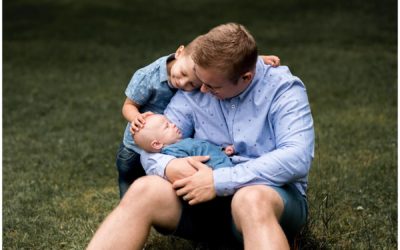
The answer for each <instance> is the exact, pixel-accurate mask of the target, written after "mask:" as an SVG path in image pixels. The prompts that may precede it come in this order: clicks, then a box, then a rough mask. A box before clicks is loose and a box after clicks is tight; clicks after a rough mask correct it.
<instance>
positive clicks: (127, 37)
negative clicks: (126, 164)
mask: <svg viewBox="0 0 400 250" xmlns="http://www.w3.org/2000/svg"><path fill="white" fill-rule="evenodd" d="M228 21H235V22H239V23H242V24H244V25H245V26H246V27H247V28H248V29H249V30H250V31H251V32H252V34H253V35H254V37H255V38H256V40H257V42H258V46H259V51H260V53H262V54H275V55H278V56H279V57H280V58H281V62H282V64H285V65H288V66H289V67H290V69H291V71H292V73H293V74H295V75H297V76H299V77H300V78H301V79H302V80H303V81H304V83H305V84H306V86H307V91H308V95H309V100H310V103H311V106H312V112H313V117H314V122H315V130H316V151H315V159H314V162H313V166H312V169H311V172H310V176H309V190H308V198H309V204H310V218H309V221H308V225H307V227H306V228H305V229H304V231H303V232H302V234H301V238H300V244H301V246H302V249H397V63H398V62H397V2H396V1H394V0H382V1H378V0H372V1H361V0H354V1H345V0H336V1H335V0H326V1H320V0H304V1H296V0H288V1H278V0H270V1H251V2H247V1H233V0H220V1H211V0H198V1H191V2H188V1H183V0H171V1H155V0H146V1H145V0H133V1H127V0H115V1H105V0H97V1H95V0H80V1H71V0H59V1H49V0H12V1H11V0H5V1H3V82H2V85H3V208H2V209H3V248H4V249H84V248H85V246H86V245H87V244H88V242H89V240H90V238H91V237H92V235H93V233H94V231H95V230H96V228H97V227H98V226H99V223H100V222H101V221H102V220H103V219H104V217H105V216H106V215H107V214H108V213H109V212H110V211H111V210H112V208H113V207H115V206H116V204H117V203H118V202H119V198H118V187H117V180H116V177H117V172H116V169H115V164H114V161H115V153H116V150H117V148H118V145H119V143H120V140H121V137H122V133H123V129H124V127H125V121H124V120H123V118H122V115H121V107H122V103H123V100H124V98H125V97H124V90H125V87H126V85H127V84H128V82H129V80H130V78H131V76H132V74H133V72H134V71H135V70H136V69H138V68H140V67H142V66H144V65H146V64H148V63H150V62H152V61H154V60H155V59H157V58H158V57H160V56H163V55H166V54H169V53H171V52H173V51H175V49H176V48H177V47H178V46H179V45H180V44H186V43H188V42H189V41H190V40H191V39H193V38H194V37H195V36H197V35H199V34H201V33H204V32H206V31H207V30H209V29H210V28H211V27H213V26H216V25H218V24H221V23H225V22H228ZM202 248H204V246H201V245H200V246H199V245H197V246H196V245H194V244H192V243H191V242H186V241H183V240H178V239H175V238H168V237H162V236H160V235H158V234H157V233H154V232H153V233H152V235H151V238H150V240H149V242H148V244H147V249H202ZM206 248H207V247H206Z"/></svg>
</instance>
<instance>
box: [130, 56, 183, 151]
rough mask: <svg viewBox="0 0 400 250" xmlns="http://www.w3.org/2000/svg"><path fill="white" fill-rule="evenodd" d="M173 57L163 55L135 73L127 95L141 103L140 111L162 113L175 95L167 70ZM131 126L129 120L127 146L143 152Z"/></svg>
mask: <svg viewBox="0 0 400 250" xmlns="http://www.w3.org/2000/svg"><path fill="white" fill-rule="evenodd" d="M172 58H174V54H171V55H168V56H164V57H161V58H159V59H157V60H156V61H154V62H153V63H151V64H149V65H147V66H146V67H143V68H141V69H139V70H137V71H136V72H135V73H134V75H133V77H132V79H131V81H130V82H129V84H128V87H127V88H126V90H125V95H126V97H127V98H129V99H131V100H132V101H134V102H135V103H137V104H139V105H140V109H139V111H140V113H144V112H147V111H151V112H153V113H157V114H162V113H163V112H164V110H165V108H166V107H167V105H168V103H169V101H170V100H171V98H172V97H173V96H174V94H175V92H176V89H174V88H171V87H170V86H169V83H168V72H167V62H168V60H169V59H172ZM130 126H131V124H130V123H129V122H128V124H127V125H126V128H125V132H124V138H123V143H124V145H125V147H127V148H129V149H132V150H134V151H136V152H137V153H141V151H142V150H141V149H140V148H139V147H138V146H137V145H136V144H135V142H134V140H133V138H132V134H131V132H130V131H129V128H130Z"/></svg>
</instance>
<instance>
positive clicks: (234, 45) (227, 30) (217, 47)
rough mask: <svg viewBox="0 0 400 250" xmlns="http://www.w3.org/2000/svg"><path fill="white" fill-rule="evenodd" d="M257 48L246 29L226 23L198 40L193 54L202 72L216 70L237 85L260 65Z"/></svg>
mask: <svg viewBox="0 0 400 250" xmlns="http://www.w3.org/2000/svg"><path fill="white" fill-rule="evenodd" d="M257 56H258V51H257V44H256V41H255V40H254V38H253V36H252V35H251V34H250V32H249V31H247V29H246V28H245V27H244V26H243V25H240V24H237V23H227V24H222V25H219V26H217V27H215V28H213V29H211V30H210V31H209V32H208V33H206V34H205V35H201V36H198V37H197V38H196V39H195V43H194V46H193V51H192V59H193V61H194V62H195V63H196V64H197V65H199V66H200V67H202V68H215V69H217V70H219V71H221V73H224V74H225V76H226V77H228V78H229V79H230V80H231V81H233V82H234V83H236V82H237V81H238V79H239V77H240V76H242V75H243V74H244V73H246V72H248V71H251V70H252V69H253V68H254V67H255V65H256V62H257Z"/></svg>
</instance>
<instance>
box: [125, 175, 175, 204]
mask: <svg viewBox="0 0 400 250" xmlns="http://www.w3.org/2000/svg"><path fill="white" fill-rule="evenodd" d="M168 189H170V190H172V186H171V184H170V183H169V182H167V181H166V180H164V179H163V178H161V177H159V176H143V177H141V178H139V179H137V180H136V181H135V182H134V183H132V185H131V186H130V187H129V189H128V191H127V192H126V194H125V195H124V198H123V199H122V200H121V202H120V206H122V207H124V206H129V205H131V204H132V203H137V202H139V201H140V202H141V203H142V204H143V202H145V203H151V202H155V199H157V198H158V197H159V194H160V192H164V193H165V192H167V191H168Z"/></svg>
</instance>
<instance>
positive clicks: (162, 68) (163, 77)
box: [160, 53, 175, 87]
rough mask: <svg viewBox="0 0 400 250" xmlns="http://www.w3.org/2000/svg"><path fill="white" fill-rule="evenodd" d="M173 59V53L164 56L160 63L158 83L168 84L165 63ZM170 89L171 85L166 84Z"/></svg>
mask: <svg viewBox="0 0 400 250" xmlns="http://www.w3.org/2000/svg"><path fill="white" fill-rule="evenodd" d="M173 59H175V53H174V54H170V55H168V56H165V57H164V58H163V59H162V61H161V63H160V82H168V71H167V63H168V62H169V61H171V60H173ZM168 85H169V86H170V87H171V85H170V84H169V83H168Z"/></svg>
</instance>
